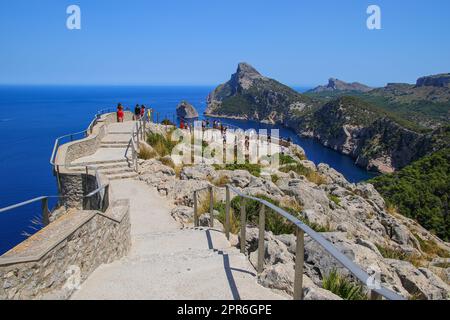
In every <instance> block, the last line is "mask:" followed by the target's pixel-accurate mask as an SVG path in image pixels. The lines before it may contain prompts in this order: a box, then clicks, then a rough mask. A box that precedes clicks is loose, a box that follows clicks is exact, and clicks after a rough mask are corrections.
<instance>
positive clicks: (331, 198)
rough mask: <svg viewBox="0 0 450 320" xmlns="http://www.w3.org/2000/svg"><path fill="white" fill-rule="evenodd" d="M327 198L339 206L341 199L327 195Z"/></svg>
mask: <svg viewBox="0 0 450 320" xmlns="http://www.w3.org/2000/svg"><path fill="white" fill-rule="evenodd" d="M328 198H329V199H330V200H331V201H333V202H334V203H335V204H337V205H340V204H341V199H340V198H339V197H337V196H335V195H334V194H329V195H328Z"/></svg>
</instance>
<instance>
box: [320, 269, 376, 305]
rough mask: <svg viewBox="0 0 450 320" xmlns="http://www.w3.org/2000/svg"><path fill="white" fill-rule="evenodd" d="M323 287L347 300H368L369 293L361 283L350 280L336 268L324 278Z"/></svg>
mask: <svg viewBox="0 0 450 320" xmlns="http://www.w3.org/2000/svg"><path fill="white" fill-rule="evenodd" d="M322 283H323V288H324V289H325V290H328V291H331V292H333V293H334V294H335V295H337V296H339V297H341V298H342V299H345V300H367V295H366V293H365V292H364V289H363V287H362V286H361V285H358V284H356V283H354V282H353V281H350V280H348V279H347V278H345V277H344V276H342V275H341V274H339V273H338V272H337V271H336V270H332V271H331V272H330V273H329V274H328V275H326V276H325V277H324V278H323V281H322Z"/></svg>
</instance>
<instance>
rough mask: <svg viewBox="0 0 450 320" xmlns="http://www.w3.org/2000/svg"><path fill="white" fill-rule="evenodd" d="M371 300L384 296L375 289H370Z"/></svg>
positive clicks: (380, 298)
mask: <svg viewBox="0 0 450 320" xmlns="http://www.w3.org/2000/svg"><path fill="white" fill-rule="evenodd" d="M370 300H382V297H381V295H379V294H378V293H376V292H375V291H374V290H370Z"/></svg>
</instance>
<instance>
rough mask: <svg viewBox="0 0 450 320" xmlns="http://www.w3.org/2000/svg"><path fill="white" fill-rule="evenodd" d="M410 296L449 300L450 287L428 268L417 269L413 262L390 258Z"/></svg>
mask: <svg viewBox="0 0 450 320" xmlns="http://www.w3.org/2000/svg"><path fill="white" fill-rule="evenodd" d="M388 262H389V264H390V266H391V267H392V268H393V269H394V271H395V272H396V273H397V275H398V277H399V278H400V280H401V283H402V285H403V287H404V288H405V289H406V290H407V291H408V293H409V294H410V296H412V297H413V298H415V299H422V300H447V299H449V292H450V287H449V286H448V285H447V284H446V283H445V282H444V281H442V280H441V279H440V278H439V277H437V276H436V275H435V274H434V273H432V272H431V271H430V270H428V269H426V268H419V269H417V268H416V267H414V266H413V265H412V264H411V263H409V262H407V261H400V260H388Z"/></svg>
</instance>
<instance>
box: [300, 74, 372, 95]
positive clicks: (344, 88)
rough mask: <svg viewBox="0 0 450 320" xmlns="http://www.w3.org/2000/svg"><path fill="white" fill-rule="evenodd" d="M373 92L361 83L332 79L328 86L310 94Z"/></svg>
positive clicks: (311, 91)
mask: <svg viewBox="0 0 450 320" xmlns="http://www.w3.org/2000/svg"><path fill="white" fill-rule="evenodd" d="M370 90H372V88H371V87H368V86H366V85H364V84H362V83H359V82H352V83H347V82H344V81H342V80H339V79H335V78H330V79H329V80H328V84H327V85H325V86H318V87H316V88H314V89H312V90H310V91H308V93H322V92H335V91H341V92H369V91H370Z"/></svg>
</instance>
